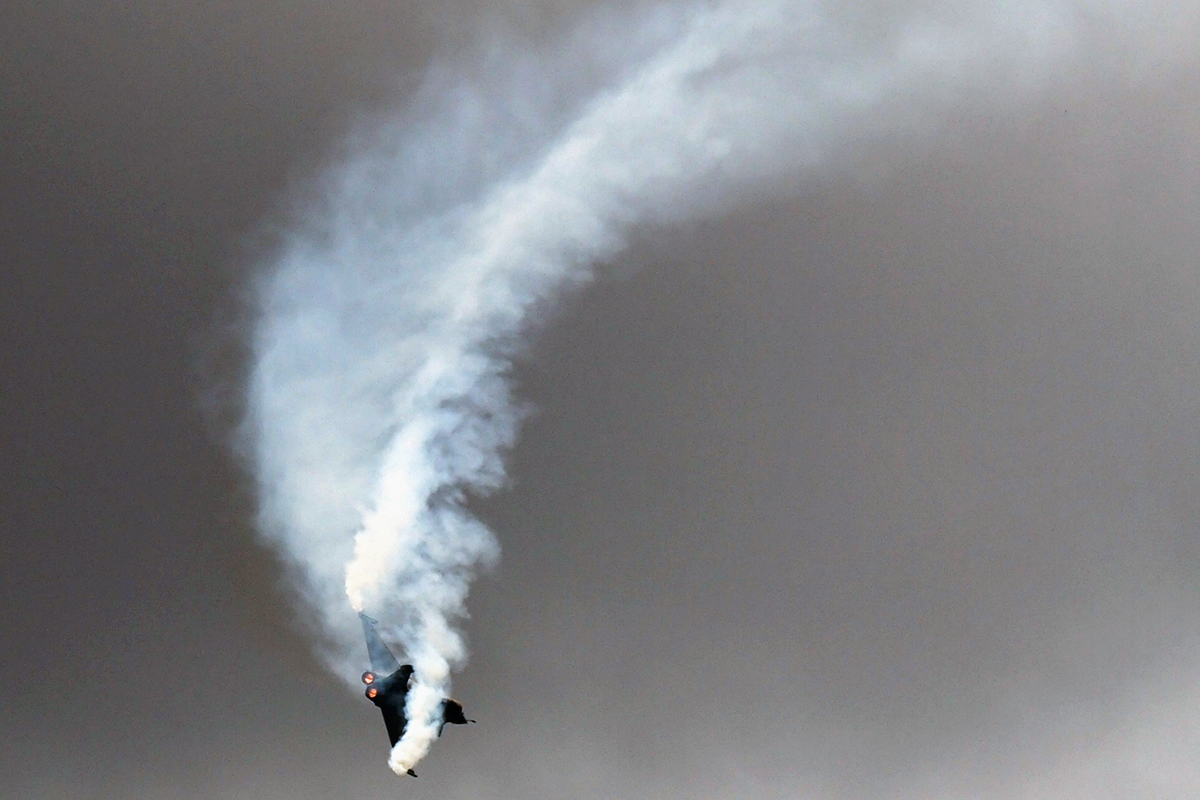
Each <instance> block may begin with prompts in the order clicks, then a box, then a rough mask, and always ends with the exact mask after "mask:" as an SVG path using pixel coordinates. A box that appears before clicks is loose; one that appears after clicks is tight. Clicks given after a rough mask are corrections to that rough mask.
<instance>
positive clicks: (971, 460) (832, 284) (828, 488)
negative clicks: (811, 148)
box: [0, 2, 1200, 800]
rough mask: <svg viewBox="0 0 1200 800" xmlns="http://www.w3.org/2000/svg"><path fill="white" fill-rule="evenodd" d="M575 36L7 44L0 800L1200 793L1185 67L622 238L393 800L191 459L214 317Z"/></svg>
mask: <svg viewBox="0 0 1200 800" xmlns="http://www.w3.org/2000/svg"><path fill="white" fill-rule="evenodd" d="M627 5H628V4H627ZM930 7H931V8H932V5H931V6H930ZM1145 7H1152V6H1148V5H1147V6H1145ZM1197 10H1198V9H1197V8H1195V7H1194V6H1193V5H1190V4H1187V3H1176V4H1174V5H1173V6H1169V7H1166V8H1165V9H1164V10H1163V11H1162V12H1161V13H1162V14H1164V15H1167V14H1172V15H1184V16H1188V18H1189V19H1191V18H1193V17H1194V15H1195V14H1196V12H1197ZM842 11H844V14H845V16H846V17H847V18H854V17H855V15H856V14H859V15H861V16H862V17H863V19H864V22H863V23H862V24H864V25H878V26H880V28H881V29H883V28H885V27H886V25H887V24H888V23H889V20H893V19H896V18H900V17H903V15H904V13H905V9H904V8H902V7H901V6H898V5H896V4H877V5H875V6H874V7H870V6H864V5H847V6H845V8H844V9H840V10H839V13H842ZM577 13H578V9H575V8H569V7H567V6H563V5H558V6H556V5H553V4H550V3H539V4H535V5H521V4H516V3H513V4H502V5H493V6H492V7H491V10H490V11H489V12H488V13H487V15H486V19H485V15H484V14H483V13H482V12H480V11H479V10H478V9H475V8H473V7H472V5H471V4H469V3H467V2H458V3H454V4H451V5H445V4H442V5H441V6H440V8H439V10H437V11H433V10H429V9H425V8H421V7H419V6H417V5H403V4H394V5H389V4H384V3H367V2H352V3H347V4H341V5H338V6H337V7H334V6H333V5H330V4H318V3H314V2H299V3H297V2H289V3H272V4H267V3H262V2H254V3H247V4H233V3H217V2H203V3H194V4H187V5H182V4H175V5H166V4H152V3H133V4H104V3H100V2H83V3H66V2H37V3H32V2H30V3H21V4H19V5H18V7H17V8H16V10H15V11H9V12H6V19H5V23H4V25H3V26H0V50H2V51H3V52H5V53H6V54H7V55H6V57H5V59H4V60H3V65H2V66H0V99H2V100H3V108H4V113H3V116H2V117H0V125H2V126H3V127H2V130H3V147H2V149H0V158H2V159H3V172H2V173H0V178H2V180H3V196H4V204H3V205H4V208H5V213H4V214H3V215H2V222H0V242H2V245H3V253H4V275H5V279H4V283H3V286H4V288H3V291H2V292H0V303H2V305H0V332H2V334H0V335H2V339H0V341H2V342H3V347H2V350H0V353H2V356H3V358H2V361H0V369H2V370H3V376H2V379H3V388H4V391H3V398H4V399H3V404H2V405H0V409H2V411H0V413H2V414H3V426H2V428H0V430H3V434H2V435H0V447H2V448H3V456H2V458H0V470H2V473H0V486H3V489H2V490H0V503H2V508H0V531H2V537H3V551H2V556H0V571H2V572H3V576H2V580H0V593H2V596H3V601H4V610H3V620H4V625H3V629H2V630H3V650H4V658H3V659H0V665H2V666H0V669H2V670H3V674H2V676H0V677H2V679H0V708H3V709H4V713H3V715H2V718H3V722H2V723H0V725H2V726H3V728H2V729H0V733H2V735H0V742H3V744H2V745H0V793H3V794H5V795H11V796H13V797H23V798H25V797H27V798H71V799H72V800H73V799H74V798H102V797H103V798H109V797H114V796H118V797H121V796H130V797H132V796H137V797H146V798H197V797H201V798H238V799H239V800H240V799H241V798H255V800H258V799H260V798H264V799H270V798H326V797H353V798H375V797H380V798H384V797H395V796H397V795H398V794H402V795H404V796H409V797H418V798H419V797H430V798H432V797H439V798H441V797H463V798H474V797H488V798H501V799H502V798H522V800H525V799H526V798H533V799H535V800H540V799H541V798H576V797H578V798H634V797H638V798H640V797H645V798H668V799H671V798H688V799H689V800H691V799H692V798H701V799H705V800H707V799H708V798H743V797H746V798H749V797H755V798H809V797H811V798H814V799H821V800H823V799H824V798H854V800H860V799H861V800H873V799H874V798H913V799H914V800H918V799H919V800H926V799H928V800H933V799H934V798H946V797H983V798H998V799H999V798H1003V799H1004V800H1008V799H1009V798H1014V799H1015V798H1022V799H1024V798H1030V799H1031V800H1032V799H1033V798H1055V799H1056V800H1057V798H1142V797H1151V796H1153V797H1164V798H1185V797H1194V796H1196V795H1197V794H1198V793H1200V768H1197V766H1196V761H1195V752H1196V747H1197V744H1198V743H1200V690H1198V689H1197V682H1196V678H1197V676H1198V675H1200V625H1198V623H1197V620H1200V539H1198V538H1197V524H1198V522H1197V521H1198V520H1200V499H1198V496H1197V492H1196V484H1197V477H1198V476H1197V457H1196V454H1197V452H1198V451H1197V444H1198V441H1197V440H1198V438H1200V426H1198V423H1197V419H1200V413H1198V412H1200V408H1198V407H1197V406H1198V405H1200V401H1198V399H1197V398H1198V397H1200V392H1198V391H1197V390H1198V388H1200V387H1198V383H1200V372H1198V369H1200V364H1198V363H1197V362H1198V359H1197V354H1198V353H1200V349H1198V346H1200V334H1198V333H1197V331H1196V325H1195V319H1196V317H1197V313H1196V312H1197V309H1198V308H1200V280H1198V278H1197V271H1196V266H1197V265H1196V253H1197V250H1198V245H1200V225H1198V224H1197V221H1198V218H1200V198H1198V196H1197V186H1198V185H1200V156H1198V155H1197V154H1198V153H1200V111H1197V109H1198V108H1200V96H1198V95H1200V68H1198V66H1197V64H1196V63H1195V62H1189V61H1188V60H1186V59H1180V58H1161V59H1159V58H1156V57H1155V56H1154V54H1153V53H1152V52H1146V51H1142V52H1141V53H1140V54H1139V59H1135V61H1137V63H1130V64H1116V65H1115V66H1114V64H1113V59H1111V58H1109V57H1107V56H1106V54H1104V53H1099V54H1097V55H1096V57H1095V59H1094V61H1093V60H1091V59H1085V60H1084V61H1083V62H1081V63H1079V64H1076V66H1075V67H1074V68H1072V69H1071V70H1069V71H1068V73H1067V74H1064V75H1061V76H1058V77H1057V79H1056V81H1055V82H1054V83H1053V85H1052V86H1050V87H1049V88H1047V89H1046V91H1044V92H1041V93H1039V94H1036V95H1033V96H1030V97H1029V98H1027V99H1022V100H1019V101H1016V102H1012V103H1008V104H1005V105H1004V106H989V105H988V104H987V103H965V104H964V105H963V106H962V107H961V108H955V109H954V110H953V112H952V113H950V114H948V115H947V120H948V121H947V122H946V123H945V125H943V126H942V127H941V128H940V129H939V132H938V134H937V135H936V136H933V137H929V138H927V139H923V140H922V141H920V142H914V141H912V140H908V139H905V140H888V139H886V138H885V139H883V140H881V141H876V142H875V143H874V144H864V145H863V146H862V147H860V148H857V149H854V150H853V152H850V153H849V154H848V155H846V156H845V157H844V159H843V160H842V161H841V162H840V163H839V165H838V167H837V169H835V170H832V171H829V172H826V173H823V174H821V175H818V176H814V177H812V178H811V179H808V180H805V181H800V182H797V183H796V184H795V185H789V186H788V187H786V189H787V191H786V192H785V193H783V194H782V195H781V194H780V192H779V191H778V187H774V188H772V189H771V190H770V191H763V192H762V193H761V194H755V193H754V192H747V193H746V197H745V199H744V201H742V202H741V203H740V205H739V206H738V207H736V208H734V209H732V210H730V211H728V212H727V213H722V214H720V215H710V216H706V217H702V218H700V219H699V220H693V221H691V222H687V223H680V224H674V225H657V226H654V227H652V228H644V229H639V230H637V231H635V233H634V236H633V241H632V243H631V244H630V246H629V247H628V248H626V249H625V250H624V251H622V252H621V253H620V254H619V256H618V257H616V258H615V259H613V263H612V264H611V265H609V268H608V269H607V270H606V271H604V272H603V275H602V277H601V279H600V280H599V281H598V282H597V283H595V284H593V285H591V286H590V287H588V288H586V289H585V290H583V291H581V292H578V293H576V294H574V295H572V296H571V297H569V298H567V299H566V300H565V301H564V302H563V304H562V306H561V307H560V309H558V311H557V312H556V313H555V314H554V315H553V317H552V318H551V319H550V320H549V321H548V322H547V323H546V324H545V326H544V328H543V329H542V330H541V331H540V332H539V335H538V336H537V338H536V342H535V344H534V345H533V347H532V349H531V351H530V353H529V354H528V356H526V357H524V358H523V359H522V360H521V362H520V363H519V365H518V367H517V369H516V371H515V378H516V385H517V390H518V394H519V396H520V397H521V398H523V399H525V400H528V401H529V402H531V403H532V404H533V406H534V407H535V408H536V409H537V411H536V414H535V415H534V416H532V417H531V419H530V421H529V423H528V424H527V425H526V427H525V429H524V432H523V436H522V439H521V441H520V443H519V445H518V446H517V448H516V450H515V451H514V452H513V453H512V455H511V476H512V480H513V484H512V486H511V488H509V489H508V490H506V491H504V492H502V493H500V494H498V495H496V496H494V497H492V498H489V499H487V500H486V501H482V502H480V503H479V504H478V510H479V513H480V514H481V515H482V516H483V518H484V519H485V520H487V521H488V522H489V524H490V525H491V526H492V527H493V529H494V530H495V531H496V533H497V536H498V538H499V540H500V543H501V546H502V548H503V556H502V560H501V562H500V564H499V566H498V567H497V568H496V569H495V570H493V571H492V572H490V573H489V574H487V575H485V576H484V577H482V578H481V579H480V580H479V581H478V582H477V584H476V585H475V587H474V589H473V591H472V595H471V598H470V601H469V609H470V612H471V619H470V620H469V622H468V623H467V634H468V637H469V639H470V644H471V649H472V657H471V662H470V664H469V666H468V667H467V669H466V670H465V671H464V672H463V673H462V674H461V675H459V676H458V678H457V680H456V684H455V691H456V696H457V697H458V698H459V699H461V700H462V701H463V702H464V704H465V705H466V707H467V709H468V711H469V712H470V715H471V716H474V717H475V718H477V719H478V720H479V721H480V724H479V725H475V726H471V727H470V728H465V729H454V730H451V731H449V732H448V733H447V735H446V736H445V737H444V738H443V740H442V741H441V742H439V743H438V745H437V746H436V747H435V748H434V750H433V753H432V754H431V755H430V757H429V758H428V759H427V760H426V761H425V762H424V763H423V765H422V768H421V769H420V770H419V771H420V772H421V774H422V777H421V779H420V780H418V781H408V780H406V781H403V782H399V783H398V779H397V778H396V777H395V776H394V775H392V773H391V772H390V771H388V769H387V767H386V764H385V761H386V739H385V736H384V731H383V727H382V725H381V724H380V721H379V720H378V719H377V717H378V714H377V712H376V711H375V709H374V708H371V707H370V705H369V704H368V703H367V702H366V701H365V700H364V699H363V698H362V697H361V696H360V695H359V694H358V693H357V692H347V691H346V689H345V687H344V684H343V683H342V682H341V681H340V680H338V679H335V678H334V677H332V676H330V675H329V674H328V673H326V672H325V671H324V670H323V668H322V667H321V666H320V664H319V662H318V661H317V660H316V659H315V658H314V657H313V656H312V655H311V653H310V649H309V643H308V641H307V640H306V639H305V638H304V636H303V635H302V634H301V633H300V631H299V630H298V629H297V627H296V626H295V624H294V622H295V617H294V614H295V612H294V610H293V608H292V606H291V604H290V600H289V593H288V589H287V582H286V580H285V579H284V573H285V568H284V567H283V566H282V565H281V564H280V562H279V561H278V559H277V558H276V557H275V556H274V555H272V554H271V553H270V552H268V551H265V550H263V549H262V548H261V547H260V546H259V545H258V544H256V540H255V533H254V530H253V508H254V495H253V491H254V490H253V485H252V483H251V481H250V480H249V479H248V478H247V476H245V475H244V474H242V473H241V472H239V470H238V469H237V467H236V465H235V463H234V461H233V459H232V457H231V456H230V454H229V452H228V449H227V448H226V447H225V446H224V443H223V442H222V441H221V437H220V431H219V427H214V426H213V425H212V424H211V423H206V421H205V416H204V414H203V413H202V412H201V407H202V406H205V405H210V406H211V404H212V403H213V402H214V400H213V399H212V398H213V396H214V394H216V395H220V394H221V393H222V392H225V393H226V394H228V393H229V392H230V391H231V390H230V389H229V388H228V387H227V386H226V388H224V389H221V388H220V387H219V386H218V387H217V389H214V384H219V383H220V382H221V381H225V382H228V381H230V380H231V379H232V376H234V375H236V373H237V371H238V366H237V364H236V361H235V360H234V359H235V356H236V348H231V347H230V346H229V342H230V341H231V340H232V341H236V335H237V331H230V330H228V329H226V328H223V327H222V323H221V321H220V320H221V319H223V317H222V313H223V312H222V310H223V309H225V310H227V309H229V308H231V307H232V306H233V305H234V302H233V301H232V300H231V297H233V296H235V295H236V293H237V292H238V290H239V289H238V287H240V286H242V285H244V282H245V276H246V273H247V271H248V270H249V269H250V267H251V265H252V264H253V263H254V262H255V260H256V257H257V254H258V253H259V251H260V250H261V248H263V247H264V246H266V245H264V243H263V242H262V239H263V238H264V237H267V238H269V234H263V233H261V231H262V227H261V221H262V220H263V219H270V218H273V216H272V215H274V214H276V213H277V210H278V208H279V207H280V202H281V198H282V197H284V196H285V195H286V193H287V192H288V191H289V187H290V186H293V185H294V184H295V182H296V181H302V180H303V178H304V176H305V175H308V174H311V171H312V170H313V169H314V168H315V165H317V164H319V163H320V161H321V159H322V158H323V154H324V153H326V152H327V151H328V148H329V147H330V146H331V144H332V143H334V142H336V141H337V138H338V136H339V135H340V134H342V133H343V132H344V131H345V130H346V127H347V125H348V124H349V122H348V120H350V119H352V118H353V117H354V115H356V114H361V113H364V112H366V111H368V110H372V109H379V108H381V107H382V106H383V105H384V104H386V103H389V102H397V100H396V95H397V94H399V97H400V100H399V101H398V102H403V98H404V97H405V92H406V91H408V90H409V89H408V88H406V87H411V86H412V81H413V80H414V79H413V77H412V76H414V75H415V74H417V73H418V72H419V70H420V68H421V67H422V65H424V64H425V63H426V62H427V61H428V59H430V58H431V57H432V55H433V54H434V52H435V51H445V50H450V51H453V50H454V48H456V47H461V48H464V50H463V51H464V52H474V50H472V49H471V48H472V47H473V45H471V44H470V43H472V42H476V41H478V40H479V39H480V38H481V37H482V35H483V34H482V33H481V32H483V31H487V30H489V29H490V26H491V25H493V24H496V22H497V20H504V21H505V24H506V26H507V28H508V34H507V36H508V38H507V39H506V40H505V41H506V42H508V43H509V46H522V45H528V46H529V47H531V48H532V47H534V45H535V44H536V43H538V42H543V41H553V40H554V37H556V36H558V35H560V33H561V31H563V30H567V29H569V28H570V20H571V19H572V18H574V16H575V15H576V14H577ZM617 18H618V19H619V18H620V14H617ZM1184 30H1185V31H1186V30H1191V28H1186V27H1185V28H1184ZM1099 41H1104V39H1103V38H1101V39H1099ZM397 76H408V77H407V78H405V79H403V80H400V81H399V82H398V81H397ZM1118 76H1133V77H1130V78H1129V79H1128V80H1118ZM406 81H407V82H406ZM583 83H586V81H583ZM397 85H399V87H400V88H399V90H397V89H396V86H397ZM214 376H216V377H214Z"/></svg>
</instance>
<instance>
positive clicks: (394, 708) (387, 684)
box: [358, 613, 475, 778]
mask: <svg viewBox="0 0 1200 800" xmlns="http://www.w3.org/2000/svg"><path fill="white" fill-rule="evenodd" d="M358 616H359V619H361V620H362V626H363V638H364V639H366V641H367V656H368V657H369V658H370V659H371V669H370V670H368V671H367V672H364V673H363V674H362V682H363V683H365V684H366V685H367V691H366V695H367V699H368V700H370V701H371V702H372V703H374V704H375V705H376V706H378V707H379V710H380V711H382V712H383V724H384V725H385V726H386V727H387V733H388V740H389V741H391V743H392V747H395V746H396V742H398V741H400V737H401V736H403V735H404V728H405V727H406V726H407V725H408V718H407V717H406V716H405V715H404V702H405V700H406V699H407V698H408V689H409V686H410V685H411V682H412V675H413V667H412V664H401V663H400V662H399V661H397V660H396V657H395V656H394V655H392V651H391V650H389V649H388V647H387V645H386V644H384V643H383V639H381V638H380V637H379V633H378V632H377V631H376V630H375V623H376V622H377V620H374V619H371V618H370V617H368V616H367V615H366V614H362V613H360V614H359V615H358ZM441 711H442V720H441V722H440V723H439V724H438V736H441V735H442V728H444V727H445V726H446V723H447V722H449V723H451V724H453V725H466V724H467V723H468V722H474V721H475V720H473V719H467V718H466V715H464V714H463V707H462V705H461V704H460V703H459V702H458V701H457V700H451V699H450V698H446V699H445V700H443V701H442V709H441ZM408 774H409V775H412V776H413V777H414V778H415V777H417V773H415V772H413V771H412V770H411V769H410V770H409V771H408Z"/></svg>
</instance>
